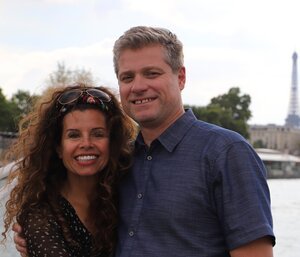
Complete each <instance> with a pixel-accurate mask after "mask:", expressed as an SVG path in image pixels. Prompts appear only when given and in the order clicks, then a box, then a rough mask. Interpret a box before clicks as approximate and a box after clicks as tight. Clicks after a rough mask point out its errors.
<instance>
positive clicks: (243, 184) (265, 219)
mask: <svg viewBox="0 0 300 257" xmlns="http://www.w3.org/2000/svg"><path fill="white" fill-rule="evenodd" d="M215 170H217V176H216V178H215V181H216V182H215V185H216V186H215V201H216V204H217V209H218V216H219V219H220V223H221V225H222V227H223V233H224V235H225V237H226V241H227V245H228V247H229V248H230V249H234V248H236V247H239V246H241V245H243V244H247V243H249V242H251V241H253V240H256V239H258V238H261V237H264V236H270V237H271V238H272V240H273V244H274V243H275V237H274V234H273V228H272V226H273V224H272V215H271V208H270V192H269V188H268V185H267V181H266V171H265V168H264V165H263V163H262V161H261V160H260V158H259V157H258V156H257V154H256V153H255V151H254V150H253V149H252V148H251V146H249V145H248V144H247V143H246V142H243V141H242V142H235V143H233V144H231V145H229V146H228V147H227V148H226V149H224V150H223V151H222V153H221V154H220V155H219V156H218V158H217V160H216V166H215Z"/></svg>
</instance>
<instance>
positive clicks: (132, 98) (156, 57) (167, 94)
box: [117, 45, 185, 128]
mask: <svg viewBox="0 0 300 257" xmlns="http://www.w3.org/2000/svg"><path fill="white" fill-rule="evenodd" d="M118 66H119V73H118V74H117V75H118V82H119V88H120V96H121V102H122V105H123V108H124V110H125V112H126V113H127V114H128V115H129V116H130V117H132V118H133V119H134V120H135V121H136V122H137V123H139V125H140V126H141V127H142V128H143V127H149V128H150V127H151V128H157V127H166V126H169V125H170V124H171V123H172V122H173V121H174V120H175V119H177V117H178V116H179V115H181V114H182V112H183V107H182V101H181V90H182V89H183V88H184V84H185V68H184V67H182V68H181V69H180V70H179V71H178V72H176V73H174V72H173V71H172V69H171V67H170V66H169V65H168V64H167V63H166V62H165V59H164V50H163V48H162V47H161V46H159V45H154V46H147V47H144V48H141V49H137V50H131V49H127V50H125V51H123V53H122V54H121V55H120V58H119V61H118Z"/></svg>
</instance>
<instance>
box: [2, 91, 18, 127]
mask: <svg viewBox="0 0 300 257" xmlns="http://www.w3.org/2000/svg"><path fill="white" fill-rule="evenodd" d="M15 108H16V106H15V105H14V104H13V103H11V102H9V101H7V100H6V98H5V96H4V95H3V93H2V89H1V88H0V131H15V130H16V125H15V120H14V118H13V117H14V116H13V113H14V110H15Z"/></svg>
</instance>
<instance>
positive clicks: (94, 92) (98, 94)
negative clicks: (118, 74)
mask: <svg viewBox="0 0 300 257" xmlns="http://www.w3.org/2000/svg"><path fill="white" fill-rule="evenodd" d="M86 92H87V93H88V94H89V95H91V96H93V97H97V98H98V99H99V100H101V101H103V102H109V101H110V100H111V98H110V96H109V95H108V94H106V93H105V92H103V91H101V90H99V89H88V90H87V91H86Z"/></svg>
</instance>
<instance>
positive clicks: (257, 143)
mask: <svg viewBox="0 0 300 257" xmlns="http://www.w3.org/2000/svg"><path fill="white" fill-rule="evenodd" d="M253 147H254V148H266V147H267V146H266V145H265V144H264V142H263V141H262V140H261V139H259V140H256V141H255V142H253Z"/></svg>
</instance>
